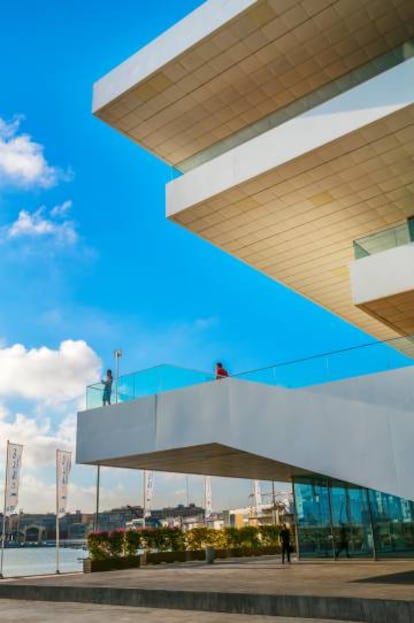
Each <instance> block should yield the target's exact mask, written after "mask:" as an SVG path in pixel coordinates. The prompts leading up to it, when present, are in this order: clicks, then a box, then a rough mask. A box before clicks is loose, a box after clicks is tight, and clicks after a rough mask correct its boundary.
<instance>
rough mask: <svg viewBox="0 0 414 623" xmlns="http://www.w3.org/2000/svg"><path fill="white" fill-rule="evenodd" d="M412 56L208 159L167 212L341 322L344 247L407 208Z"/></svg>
mask: <svg viewBox="0 0 414 623" xmlns="http://www.w3.org/2000/svg"><path fill="white" fill-rule="evenodd" d="M413 84H414V59H410V60H408V61H406V62H404V63H401V64H400V65H398V66H397V67H395V68H393V69H390V70H388V71H386V72H383V73H382V74H380V75H378V76H376V77H375V78H372V79H371V80H369V81H367V82H365V83H364V84H362V85H359V86H357V87H354V88H353V89H351V90H349V91H347V92H346V93H344V94H341V95H339V96H337V97H336V98H333V99H332V100H330V101H329V102H325V103H324V104H321V105H320V106H317V107H315V108H313V109H312V110H309V111H307V112H306V113H304V114H303V115H300V116H298V117H295V118H294V119H291V120H290V121H288V122H286V123H285V124H282V125H280V126H278V127H276V128H273V129H272V130H269V131H268V132H266V133H265V134H262V135H260V136H257V137H256V138H254V139H252V140H250V141H248V142H246V143H244V144H243V145H240V146H239V147H236V148H234V149H232V150H230V151H228V152H227V153H225V154H223V155H221V156H219V157H217V158H215V159H214V160H211V161H209V162H206V163H205V164H203V165H201V166H199V167H198V168H196V169H194V170H192V171H190V172H188V173H186V174H185V175H183V176H181V177H180V178H177V179H176V180H174V181H172V182H171V183H170V184H168V186H167V213H168V215H169V217H170V218H171V219H172V220H173V221H175V222H177V223H179V224H180V225H182V226H184V227H186V228H187V229H189V230H190V231H192V232H194V233H196V234H198V235H199V236H201V237H202V238H205V239H206V240H208V241H209V242H211V243H213V244H215V245H216V246H218V247H220V248H221V249H223V250H224V251H226V252H228V253H230V254H232V255H234V256H236V257H237V258H239V259H241V260H242V261H244V262H246V263H247V264H249V265H251V266H253V267H254V268H256V269H258V270H260V271H261V272H263V273H265V274H267V275H269V276H270V277H272V278H274V279H276V280H277V281H280V282H282V283H283V284H285V285H287V286H289V287H291V288H292V289H294V290H296V291H298V292H299V293H300V294H302V295H304V296H306V297H308V298H310V299H311V300H313V301H315V302H316V303H318V304H319V305H321V306H323V307H325V308H327V309H329V310H330V311H332V312H334V313H336V314H337V315H339V316H341V317H342V318H344V319H345V320H347V321H349V322H351V323H352V324H354V325H356V326H358V327H360V328H361V329H363V330H365V331H367V332H368V333H371V334H372V335H375V336H376V337H378V338H379V339H388V338H391V337H394V336H396V335H397V334H402V333H404V331H403V330H402V327H401V326H400V325H398V324H391V323H388V326H386V325H384V324H383V323H382V322H381V320H379V319H377V318H376V317H372V316H370V315H368V314H366V313H365V312H364V311H362V310H361V309H358V308H357V307H355V305H354V304H353V301H352V293H351V280H350V275H349V264H350V263H351V262H352V261H353V259H354V257H353V241H354V240H355V239H357V238H359V237H361V236H363V235H367V234H369V233H371V232H377V231H380V230H382V229H385V228H387V227H389V226H391V225H397V224H400V223H403V222H404V221H405V219H406V218H407V217H409V216H411V215H412V214H413V213H414V167H413V166H412V162H413V158H414V104H413V102H414V90H413V87H412V85H413Z"/></svg>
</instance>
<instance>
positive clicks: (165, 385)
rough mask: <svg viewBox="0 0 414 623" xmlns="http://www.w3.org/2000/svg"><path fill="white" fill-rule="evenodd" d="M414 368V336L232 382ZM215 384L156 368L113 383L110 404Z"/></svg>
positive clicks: (91, 398) (309, 380) (322, 378)
mask: <svg viewBox="0 0 414 623" xmlns="http://www.w3.org/2000/svg"><path fill="white" fill-rule="evenodd" d="M412 365H414V336H412V337H401V338H394V339H392V340H388V341H386V342H371V343H370V344H366V345H363V346H356V347H354V348H348V349H345V350H340V351H335V352H331V353H326V354H321V355H315V356H314V357H307V358H304V359H300V360H295V361H288V362H284V363H280V364H276V365H273V366H269V367H266V368H262V369H259V370H252V371H249V372H242V373H240V374H235V375H233V376H232V378H233V379H239V380H242V381H251V382H254V383H262V384H265V385H276V386H279V387H285V388H287V389H298V388H301V387H308V386H310V385H320V384H322V383H331V382H333V381H340V380H343V379H348V378H353V377H358V376H365V375H368V374H375V373H378V372H385V371H387V370H394V369H397V368H405V367H408V366H412ZM214 380H215V375H214V374H209V373H206V372H200V371H198V370H189V369H186V368H179V367H176V366H171V365H161V366H156V367H155V368H149V369H148V370H141V371H139V372H134V373H133V374H126V375H123V376H120V377H119V382H118V387H116V382H115V381H114V384H113V387H112V396H111V402H112V404H114V403H116V402H127V401H129V400H136V399H137V398H142V397H144V396H152V395H155V394H160V393H163V392H167V391H172V390H177V389H182V388H185V387H189V386H191V385H199V384H202V383H207V382H210V381H214ZM219 382H220V383H222V382H225V380H223V381H222V380H221V381H219ZM103 388H104V386H103V383H95V384H93V385H89V387H87V391H86V408H87V409H94V408H96V407H101V406H102V397H103Z"/></svg>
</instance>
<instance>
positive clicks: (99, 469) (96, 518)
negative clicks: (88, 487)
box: [95, 465, 101, 530]
mask: <svg viewBox="0 0 414 623" xmlns="http://www.w3.org/2000/svg"><path fill="white" fill-rule="evenodd" d="M100 475H101V466H100V465H98V466H97V470H96V511H95V530H99V480H100Z"/></svg>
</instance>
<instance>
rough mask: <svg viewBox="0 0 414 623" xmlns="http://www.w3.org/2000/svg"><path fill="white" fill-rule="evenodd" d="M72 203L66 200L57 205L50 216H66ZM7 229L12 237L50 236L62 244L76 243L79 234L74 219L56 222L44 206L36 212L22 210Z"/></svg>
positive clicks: (7, 233) (9, 236)
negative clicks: (48, 214)
mask: <svg viewBox="0 0 414 623" xmlns="http://www.w3.org/2000/svg"><path fill="white" fill-rule="evenodd" d="M71 205H72V203H71V202H70V201H65V203H63V204H62V205H61V206H55V207H54V208H52V210H51V211H50V216H52V217H56V216H57V217H58V218H65V213H66V212H67V211H68V209H69V208H70V206H71ZM64 206H66V207H64ZM5 231H6V235H7V237H8V238H12V239H13V238H23V237H30V238H38V237H40V236H48V237H52V238H54V239H55V240H56V241H57V242H59V243H61V244H74V243H75V242H76V241H77V239H78V234H77V233H76V229H75V225H74V223H73V222H72V221H68V220H64V221H63V222H56V221H54V220H53V218H48V216H47V214H46V208H45V207H44V206H42V207H40V208H38V209H37V210H36V211H35V212H28V211H27V210H21V211H20V212H19V215H18V217H17V220H16V221H14V223H12V224H11V225H8V226H6V227H5Z"/></svg>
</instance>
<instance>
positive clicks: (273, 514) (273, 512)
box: [272, 480, 276, 526]
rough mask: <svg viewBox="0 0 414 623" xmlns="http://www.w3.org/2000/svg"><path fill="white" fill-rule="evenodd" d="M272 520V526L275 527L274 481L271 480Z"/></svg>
mask: <svg viewBox="0 0 414 623" xmlns="http://www.w3.org/2000/svg"><path fill="white" fill-rule="evenodd" d="M272 502H273V505H272V519H273V525H274V526H275V525H276V496H275V481H274V480H272Z"/></svg>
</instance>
